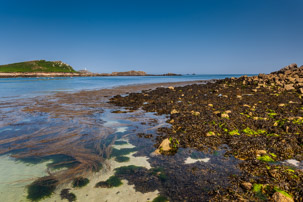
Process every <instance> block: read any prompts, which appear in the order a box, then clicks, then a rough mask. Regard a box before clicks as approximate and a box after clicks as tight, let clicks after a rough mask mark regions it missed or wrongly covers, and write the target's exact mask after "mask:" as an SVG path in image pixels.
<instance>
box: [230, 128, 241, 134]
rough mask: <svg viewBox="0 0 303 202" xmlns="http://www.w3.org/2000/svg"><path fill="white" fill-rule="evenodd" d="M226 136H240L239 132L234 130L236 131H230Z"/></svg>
mask: <svg viewBox="0 0 303 202" xmlns="http://www.w3.org/2000/svg"><path fill="white" fill-rule="evenodd" d="M228 134H230V135H240V133H239V130H238V129H236V130H232V131H229V132H228Z"/></svg>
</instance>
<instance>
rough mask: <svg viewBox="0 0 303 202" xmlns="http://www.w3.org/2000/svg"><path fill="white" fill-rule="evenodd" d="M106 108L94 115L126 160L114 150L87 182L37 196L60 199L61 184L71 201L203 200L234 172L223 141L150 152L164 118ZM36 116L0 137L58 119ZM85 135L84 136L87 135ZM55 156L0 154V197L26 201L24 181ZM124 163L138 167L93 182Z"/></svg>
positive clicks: (30, 179) (35, 175) (39, 174)
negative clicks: (114, 182)
mask: <svg viewBox="0 0 303 202" xmlns="http://www.w3.org/2000/svg"><path fill="white" fill-rule="evenodd" d="M112 111H113V110H111V109H106V110H104V112H103V113H102V115H101V116H100V117H98V118H99V119H102V122H103V123H104V124H103V126H104V127H110V128H112V129H114V130H113V131H112V133H111V134H110V135H109V136H108V137H107V138H106V139H112V138H113V137H116V141H124V142H125V143H126V144H122V145H119V144H115V145H113V149H114V150H115V151H113V153H119V151H122V150H123V149H133V150H132V151H131V152H130V153H124V154H119V155H118V156H123V157H126V158H128V161H125V162H119V161H117V157H118V156H115V155H114V156H111V157H108V158H107V159H106V161H105V162H104V163H103V167H102V169H101V170H99V171H98V172H93V173H91V174H90V175H88V176H87V178H88V179H89V180H90V182H89V184H88V185H86V186H85V187H83V188H75V187H73V186H72V184H71V182H67V183H63V184H60V185H59V186H58V187H57V188H56V190H55V192H54V193H53V194H52V195H51V197H47V198H44V199H42V201H63V200H62V199H61V196H60V193H61V191H62V190H63V189H70V190H69V191H70V192H72V193H74V194H75V195H76V197H77V201H96V202H97V201H104V202H105V201H152V200H153V199H154V198H156V197H157V196H160V195H161V196H165V197H169V198H171V199H173V201H179V199H180V198H184V197H189V199H190V198H191V197H192V198H193V199H195V198H197V196H199V197H201V198H202V199H205V200H206V199H208V192H209V191H210V190H212V189H215V188H216V186H219V185H222V186H224V184H226V183H227V177H228V176H229V175H231V174H235V173H239V171H238V169H237V168H236V165H237V164H238V160H236V159H234V158H226V157H224V153H225V151H226V149H227V148H226V147H224V146H223V147H222V148H221V149H220V150H218V151H215V152H213V151H209V152H206V153H204V152H200V151H196V150H193V149H182V148H180V149H179V151H178V153H177V154H175V155H174V156H162V155H156V156H155V155H153V152H154V151H155V149H156V148H155V146H154V144H155V138H156V136H157V135H156V130H157V128H158V127H164V126H166V127H169V124H167V123H166V122H165V121H166V117H165V116H157V115H155V114H153V113H144V112H143V111H141V110H138V111H135V112H132V113H126V114H115V113H111V112H112ZM37 116H40V115H37ZM37 116H36V117H34V118H32V119H29V120H28V121H27V122H26V123H25V122H23V121H21V122H18V123H17V124H14V125H12V126H10V127H6V128H4V129H3V130H2V131H1V132H0V136H2V137H3V138H5V137H7V136H8V135H9V134H12V133H14V134H15V136H23V135H26V133H28V135H30V134H32V132H33V131H39V127H38V126H39V125H40V126H41V127H43V126H44V124H46V123H47V122H49V125H50V126H51V125H52V124H53V125H57V126H58V127H60V123H58V120H56V119H52V120H49V119H48V118H47V116H45V115H42V116H41V117H40V119H41V121H40V123H37V122H36V121H37ZM86 132H87V134H88V136H92V135H93V133H94V132H95V131H94V130H87V131H86ZM138 133H145V134H152V137H151V138H144V137H139V136H138V135H137V134H138ZM48 136H50V137H58V138H59V137H60V136H59V135H57V134H56V133H53V134H50V135H47V136H44V138H42V139H41V140H43V139H45V138H46V139H47V138H48ZM33 137H34V138H36V137H35V136H33ZM37 138H39V136H38V137H37ZM85 138H87V139H88V140H90V138H89V137H87V136H85ZM0 140H1V139H0ZM92 140H94V139H92ZM71 144H72V142H71ZM83 144H84V143H83ZM33 149H34V148H33ZM19 152H20V151H15V152H12V153H17V154H18V153H19ZM12 153H9V154H12ZM122 153H123V152H122ZM61 159H62V157H59V158H57V159H53V158H43V159H42V158H39V160H38V161H37V159H36V158H35V157H33V158H27V159H21V160H15V159H14V158H11V157H9V156H8V155H2V156H0V169H1V170H0V181H1V184H0V193H1V195H0V201H28V200H27V199H26V197H27V195H28V194H27V186H28V185H29V184H31V183H32V182H33V181H34V180H36V179H37V178H38V177H43V176H47V175H48V174H47V172H46V171H47V165H50V164H52V163H53V161H55V160H57V161H59V162H60V160H61ZM62 161H64V159H62ZM127 166H137V167H138V169H139V170H138V171H136V172H131V173H130V174H129V175H123V174H122V175H119V178H120V179H121V181H122V185H121V186H119V187H112V188H96V187H95V185H96V184H97V183H98V182H100V181H106V180H107V179H109V178H110V177H111V176H114V175H116V170H115V169H118V168H121V167H124V168H125V167H127ZM61 169H62V168H61ZM193 201H195V200H193Z"/></svg>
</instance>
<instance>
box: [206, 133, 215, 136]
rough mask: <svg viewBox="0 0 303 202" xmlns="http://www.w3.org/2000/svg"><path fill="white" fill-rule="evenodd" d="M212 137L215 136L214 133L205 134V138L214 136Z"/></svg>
mask: <svg viewBox="0 0 303 202" xmlns="http://www.w3.org/2000/svg"><path fill="white" fill-rule="evenodd" d="M214 135H215V133H214V132H208V133H206V136H207V137H210V136H214Z"/></svg>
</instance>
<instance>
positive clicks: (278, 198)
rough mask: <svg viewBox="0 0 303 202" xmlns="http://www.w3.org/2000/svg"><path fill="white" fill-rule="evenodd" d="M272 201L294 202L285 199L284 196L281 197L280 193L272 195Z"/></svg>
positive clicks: (288, 198)
mask: <svg viewBox="0 0 303 202" xmlns="http://www.w3.org/2000/svg"><path fill="white" fill-rule="evenodd" d="M272 199H273V201H275V202H294V200H293V199H292V198H290V197H287V196H285V195H283V194H282V193H280V192H275V193H274V194H273V195H272Z"/></svg>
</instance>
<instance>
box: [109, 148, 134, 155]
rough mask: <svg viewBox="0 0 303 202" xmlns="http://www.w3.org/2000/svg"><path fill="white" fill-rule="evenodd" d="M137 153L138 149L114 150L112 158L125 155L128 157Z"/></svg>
mask: <svg viewBox="0 0 303 202" xmlns="http://www.w3.org/2000/svg"><path fill="white" fill-rule="evenodd" d="M135 151H137V149H136V148H123V149H115V148H113V150H112V153H111V157H117V156H124V155H128V154H130V153H131V152H135Z"/></svg>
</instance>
